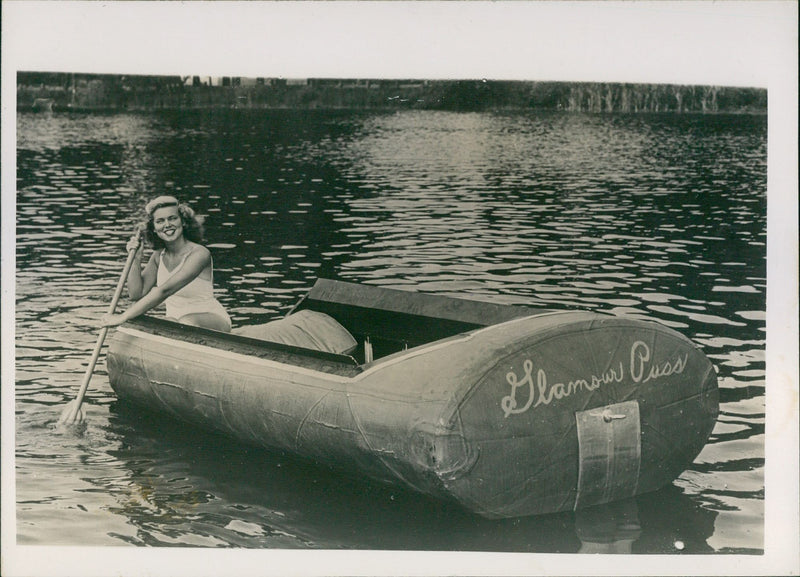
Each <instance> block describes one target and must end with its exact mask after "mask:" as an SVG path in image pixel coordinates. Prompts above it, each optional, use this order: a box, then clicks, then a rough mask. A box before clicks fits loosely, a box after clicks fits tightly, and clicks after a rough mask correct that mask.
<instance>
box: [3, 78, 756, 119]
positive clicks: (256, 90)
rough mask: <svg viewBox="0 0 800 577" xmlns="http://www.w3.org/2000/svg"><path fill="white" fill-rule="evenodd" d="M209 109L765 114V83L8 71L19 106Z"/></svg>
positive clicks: (107, 109) (101, 109) (106, 109)
mask: <svg viewBox="0 0 800 577" xmlns="http://www.w3.org/2000/svg"><path fill="white" fill-rule="evenodd" d="M209 109H255V110H262V109H276V110H283V109H293V110H295V109H296V110H316V109H319V110H374V111H380V110H449V111H462V112H476V111H491V110H497V111H500V110H516V111H519V110H543V111H545V110H550V111H563V112H584V113H586V112H588V113H633V114H636V113H676V114H686V113H689V114H693V113H703V114H766V113H767V91H766V90H765V89H759V88H739V87H718V86H684V85H669V84H622V83H589V82H527V81H491V80H384V79H381V80H370V79H360V80H346V79H315V78H309V79H299V80H288V79H281V78H241V77H198V76H194V77H180V76H122V75H95V74H66V73H36V72H20V73H19V74H18V75H17V110H20V111H24V110H35V111H53V112H63V111H74V112H121V111H131V112H133V111H155V110H209Z"/></svg>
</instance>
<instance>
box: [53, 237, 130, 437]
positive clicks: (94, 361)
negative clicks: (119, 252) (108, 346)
mask: <svg viewBox="0 0 800 577" xmlns="http://www.w3.org/2000/svg"><path fill="white" fill-rule="evenodd" d="M137 250H138V249H133V250H131V251H129V252H128V260H126V261H125V268H124V269H123V270H122V275H121V276H120V277H119V282H118V283H117V290H116V291H114V298H112V299H111V304H110V305H109V307H108V314H113V313H114V311H115V310H116V309H117V302H118V301H119V297H120V296H121V295H122V289H123V287H124V286H125V280H126V279H127V278H128V273H129V272H130V270H131V266H133V260H134V258H135V257H136V251H137ZM107 334H108V327H103V328H102V329H101V330H100V335H99V336H98V337H97V342H96V343H95V345H94V352H92V359H91V360H90V361H89V366H88V367H86V374H85V375H84V376H83V383H82V384H81V388H80V389H79V390H78V396H77V397H76V398H75V406H74V407H73V408H72V412H71V413H70V414H69V417H68V418H67V422H72V421H74V420H75V419H76V418H77V416H78V412H79V411H80V410H81V404H82V403H83V397H84V396H85V395H86V390H87V389H88V388H89V381H91V380H92V373H94V366H95V365H96V364H97V359H98V358H99V357H100V349H102V348H103V342H104V341H105V340H106V335H107Z"/></svg>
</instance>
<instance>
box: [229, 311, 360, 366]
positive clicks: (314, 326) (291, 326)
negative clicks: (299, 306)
mask: <svg viewBox="0 0 800 577" xmlns="http://www.w3.org/2000/svg"><path fill="white" fill-rule="evenodd" d="M233 332H234V333H235V334H237V335H241V336H244V337H250V338H252V339H259V340H262V341H270V342H273V343H282V344H285V345H293V346H295V347H303V348H306V349H314V350H317V351H325V352H329V353H336V354H340V355H346V354H348V353H350V352H352V351H353V350H354V349H355V347H356V344H357V343H356V340H355V339H354V338H353V335H351V334H350V332H349V331H348V330H347V329H346V328H344V327H343V326H342V325H340V324H339V323H338V322H337V321H336V320H335V319H334V318H333V317H330V316H328V315H326V314H324V313H320V312H316V311H310V310H302V311H299V312H297V313H294V314H292V315H289V316H287V317H284V318H282V319H279V320H277V321H272V322H269V323H266V324H263V325H250V326H244V327H238V328H236V329H234V330H233Z"/></svg>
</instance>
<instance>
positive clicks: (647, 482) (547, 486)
mask: <svg viewBox="0 0 800 577" xmlns="http://www.w3.org/2000/svg"><path fill="white" fill-rule="evenodd" d="M108 371H109V379H110V383H111V386H112V387H113V389H114V391H115V393H116V395H117V397H118V398H119V400H120V402H125V403H134V404H136V405H140V406H142V407H145V408H147V409H150V410H156V411H161V412H165V413H168V414H170V415H172V416H174V417H175V418H177V419H181V420H184V421H187V422H189V423H193V424H195V425H197V426H200V427H204V428H206V429H211V430H215V431H219V432H222V433H224V434H227V435H230V436H233V437H235V438H236V439H239V440H240V441H243V442H245V443H251V444H257V445H261V446H264V447H269V448H274V449H281V450H285V451H289V452H291V453H294V454H296V455H298V456H300V457H303V458H306V459H310V460H313V461H316V462H319V463H323V464H326V465H332V466H334V467H336V468H338V469H340V470H342V471H343V472H346V473H349V474H352V475H359V476H367V477H369V478H372V479H375V480H379V481H384V482H388V483H393V484H397V485H401V486H404V487H406V488H410V489H412V490H415V491H419V492H421V493H425V494H428V495H431V496H434V497H437V498H443V499H449V500H452V501H456V502H458V503H460V504H461V505H462V506H463V507H466V508H467V509H469V510H471V511H474V512H475V513H477V514H479V515H482V516H485V517H489V518H505V517H519V516H527V515H535V514H544V513H551V512H557V511H565V510H573V509H578V508H583V507H587V506H591V505H596V504H600V503H608V502H611V501H615V500H619V499H623V498H627V497H631V496H634V495H638V494H641V493H646V492H649V491H654V490H656V489H659V488H660V487H662V486H664V485H666V484H669V483H671V482H672V481H673V480H674V479H675V478H676V477H677V476H678V475H680V474H681V472H682V471H684V470H685V469H686V468H687V467H688V466H689V465H690V464H691V463H692V461H693V460H694V458H695V457H696V456H697V455H698V453H699V452H700V450H701V449H702V448H703V446H704V445H705V443H706V442H707V440H708V438H709V436H710V434H711V432H712V429H713V427H714V424H715V422H716V418H717V414H718V410H719V393H718V388H717V377H716V372H715V370H714V367H713V365H712V364H711V362H710V361H709V359H708V358H707V357H706V356H705V355H704V354H703V352H702V351H701V350H700V349H699V348H698V347H697V346H696V345H694V344H693V343H692V342H691V341H690V340H689V339H687V338H686V337H684V336H682V335H681V334H679V333H677V332H676V331H674V330H672V329H670V328H667V327H665V326H663V325H660V324H658V323H656V322H649V321H642V320H637V319H628V318H622V317H617V316H612V315H605V314H599V313H594V312H583V311H554V310H539V309H534V308H528V307H524V306H514V305H504V304H496V303H489V302H481V301H476V300H468V299H460V298H451V297H445V296H441V295H431V294H423V293H418V292H410V291H403V290H395V289H386V288H381V287H375V286H367V285H359V284H352V283H345V282H339V281H333V280H327V279H320V280H318V281H317V283H316V284H315V285H314V287H313V288H312V289H311V290H310V292H309V293H308V294H307V295H306V296H305V297H303V298H302V299H301V300H300V302H299V303H298V304H297V305H296V306H295V307H294V308H293V309H292V310H291V311H290V312H289V314H288V315H286V317H285V318H283V319H280V320H278V321H275V322H272V323H268V324H266V325H260V326H249V327H240V328H238V329H234V332H233V333H229V334H228V333H218V332H215V331H210V330H204V329H199V328H196V327H190V326H185V325H181V324H178V323H174V322H170V321H167V320H164V319H159V318H153V317H148V316H142V317H139V318H138V319H135V320H133V321H130V322H128V323H126V324H124V325H122V326H120V327H119V328H118V329H117V330H116V331H115V332H114V334H113V336H112V338H111V340H110V345H109V352H108Z"/></svg>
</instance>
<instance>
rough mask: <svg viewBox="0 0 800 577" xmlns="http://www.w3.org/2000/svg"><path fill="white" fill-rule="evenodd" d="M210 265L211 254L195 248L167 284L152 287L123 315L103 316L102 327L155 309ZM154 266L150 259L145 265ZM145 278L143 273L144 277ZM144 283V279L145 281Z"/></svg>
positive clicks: (205, 249) (119, 323)
mask: <svg viewBox="0 0 800 577" xmlns="http://www.w3.org/2000/svg"><path fill="white" fill-rule="evenodd" d="M210 264H211V253H210V252H208V249H207V248H205V247H203V246H197V247H196V248H195V249H194V250H193V251H192V252H191V253H190V254H189V256H188V257H187V258H186V260H185V261H184V262H183V264H182V265H181V266H180V267H179V268H178V270H177V271H176V272H175V274H173V275H172V276H171V277H170V278H169V280H167V282H165V283H164V284H163V285H161V286H154V287H152V288H151V289H150V290H149V291H148V292H147V294H145V296H144V297H142V298H141V299H139V300H138V301H136V302H135V303H134V304H133V305H131V306H130V308H128V310H126V311H125V312H124V313H121V314H118V315H105V316H104V317H103V320H102V321H101V324H102V326H115V325H121V324H122V323H124V322H126V321H129V320H130V319H133V318H136V317H138V316H139V315H141V314H144V313H146V312H147V311H149V310H150V309H152V308H153V307H157V306H158V305H160V304H161V303H162V302H164V301H165V300H166V299H167V298H169V297H170V296H172V295H173V294H175V293H176V292H178V291H179V290H181V289H182V288H183V287H185V286H186V285H187V284H189V283H190V282H192V281H193V280H194V279H195V278H197V277H198V276H199V275H200V273H201V272H203V269H205V268H206V267H207V266H209V265H210ZM151 265H153V266H157V265H155V264H154V258H153V257H151V259H150V262H149V263H148V264H147V267H148V268H149V267H150V266H151ZM146 276H147V274H146V271H145V277H146ZM145 282H146V279H145Z"/></svg>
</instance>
